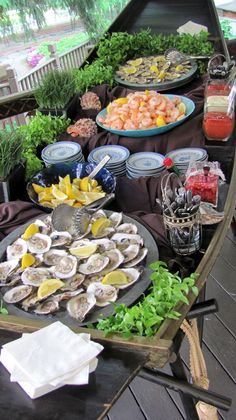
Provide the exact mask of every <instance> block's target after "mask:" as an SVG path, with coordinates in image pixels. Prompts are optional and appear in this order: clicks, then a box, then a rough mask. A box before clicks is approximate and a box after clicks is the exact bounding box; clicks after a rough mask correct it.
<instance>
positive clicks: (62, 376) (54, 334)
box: [0, 321, 103, 398]
mask: <svg viewBox="0 0 236 420" xmlns="http://www.w3.org/2000/svg"><path fill="white" fill-rule="evenodd" d="M102 350H103V347H102V346H101V345H100V344H97V343H94V342H93V341H91V340H90V335H89V334H75V333H74V332H73V331H71V330H70V328H68V327H67V326H65V325H64V324H62V323H61V322H59V321H58V322H55V323H53V324H51V325H49V326H47V327H45V328H42V329H41V330H39V331H36V332H34V333H32V334H23V335H22V337H21V338H19V339H18V340H15V341H12V342H10V343H7V344H5V345H4V346H3V347H2V350H1V355H0V361H1V362H2V364H3V365H4V366H5V367H6V369H7V370H8V371H9V372H10V374H11V376H10V380H11V381H12V382H18V383H19V385H20V386H21V387H22V388H23V389H24V391H25V392H27V394H28V395H29V396H30V397H31V398H37V397H40V396H41V395H44V394H46V393H48V392H50V391H53V390H55V389H57V388H60V387H62V386H63V385H68V384H69V385H84V384H88V381H89V373H90V372H93V371H94V370H95V369H96V367H97V362H98V360H97V358H96V356H97V355H98V354H99V353H100V352H101V351H102Z"/></svg>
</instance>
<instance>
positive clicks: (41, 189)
mask: <svg viewBox="0 0 236 420" xmlns="http://www.w3.org/2000/svg"><path fill="white" fill-rule="evenodd" d="M32 187H33V189H34V191H35V192H36V193H37V194H39V193H41V192H50V190H51V187H41V185H38V184H34V183H32Z"/></svg>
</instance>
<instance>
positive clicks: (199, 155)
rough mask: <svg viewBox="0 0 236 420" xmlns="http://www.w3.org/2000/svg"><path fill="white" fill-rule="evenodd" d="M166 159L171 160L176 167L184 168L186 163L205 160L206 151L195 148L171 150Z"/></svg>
mask: <svg viewBox="0 0 236 420" xmlns="http://www.w3.org/2000/svg"><path fill="white" fill-rule="evenodd" d="M166 157H169V158H170V159H172V160H173V162H174V163H175V164H176V165H180V166H181V165H182V166H185V165H186V163H189V162H190V161H191V160H197V161H203V160H205V159H206V157H207V152H206V150H204V149H199V148H197V147H185V148H182V149H176V150H172V151H171V152H169V153H167V154H166Z"/></svg>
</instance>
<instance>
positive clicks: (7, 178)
mask: <svg viewBox="0 0 236 420" xmlns="http://www.w3.org/2000/svg"><path fill="white" fill-rule="evenodd" d="M24 187H25V168H24V165H23V157H22V135H21V133H20V132H19V131H18V130H14V131H7V130H0V202H1V203H2V202H8V201H11V200H15V199H17V198H20V195H21V194H22V192H23V191H24Z"/></svg>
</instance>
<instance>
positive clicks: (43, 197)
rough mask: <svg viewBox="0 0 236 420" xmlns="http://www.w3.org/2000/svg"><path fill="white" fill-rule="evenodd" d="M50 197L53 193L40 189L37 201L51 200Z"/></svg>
mask: <svg viewBox="0 0 236 420" xmlns="http://www.w3.org/2000/svg"><path fill="white" fill-rule="evenodd" d="M52 198H53V195H52V194H51V193H49V192H46V191H42V192H40V193H39V194H38V201H39V203H41V201H51V199H52Z"/></svg>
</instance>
